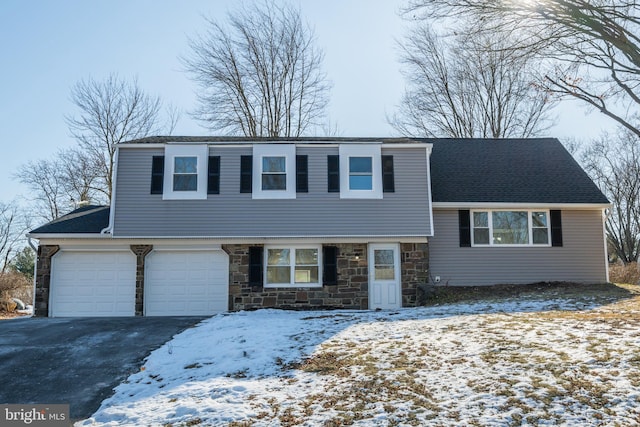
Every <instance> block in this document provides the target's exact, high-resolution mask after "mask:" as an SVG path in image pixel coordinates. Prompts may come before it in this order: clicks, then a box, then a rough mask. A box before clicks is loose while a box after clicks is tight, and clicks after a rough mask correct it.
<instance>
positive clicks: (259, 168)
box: [241, 144, 297, 199]
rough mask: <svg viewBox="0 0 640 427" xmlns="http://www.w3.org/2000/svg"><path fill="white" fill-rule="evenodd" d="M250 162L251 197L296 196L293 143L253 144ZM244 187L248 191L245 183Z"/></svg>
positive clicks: (287, 197)
mask: <svg viewBox="0 0 640 427" xmlns="http://www.w3.org/2000/svg"><path fill="white" fill-rule="evenodd" d="M245 157H246V156H245ZM251 164H252V173H251V190H250V191H251V197H252V198H253V199H295V198H296V174H297V171H296V146H295V144H254V145H253V155H252V160H251ZM241 175H242V171H241ZM245 176H248V173H245ZM245 180H246V179H245ZM244 187H245V191H243V192H249V191H247V190H248V188H246V187H248V185H246V183H245V186H244Z"/></svg>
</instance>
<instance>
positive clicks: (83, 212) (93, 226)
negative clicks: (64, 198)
mask: <svg viewBox="0 0 640 427" xmlns="http://www.w3.org/2000/svg"><path fill="white" fill-rule="evenodd" d="M108 226H109V206H84V207H81V208H78V209H76V210H74V211H73V212H69V213H68V214H66V215H63V216H61V217H60V218H58V219H56V220H54V221H51V222H50V223H48V224H45V225H43V226H41V227H38V228H36V229H34V230H31V231H30V232H29V234H58V233H63V234H66V233H72V234H78V233H96V234H99V233H100V232H101V231H102V230H103V229H105V228H106V227H108Z"/></svg>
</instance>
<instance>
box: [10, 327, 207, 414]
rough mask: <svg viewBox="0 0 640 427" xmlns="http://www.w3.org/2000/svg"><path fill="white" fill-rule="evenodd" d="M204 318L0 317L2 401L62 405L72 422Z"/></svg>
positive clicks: (91, 412) (86, 412)
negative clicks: (174, 337) (172, 339)
mask: <svg viewBox="0 0 640 427" xmlns="http://www.w3.org/2000/svg"><path fill="white" fill-rule="evenodd" d="M202 319H203V317H130V318H73V319H72V318H19V319H11V320H3V321H0V403H19V404H26V403H48V404H53V403H64V404H69V405H70V413H71V414H70V415H71V420H72V421H77V420H79V419H83V418H87V417H89V416H91V414H93V413H94V412H95V411H96V410H97V409H98V407H99V406H100V402H102V401H103V400H104V399H105V398H107V397H109V396H110V395H111V394H112V389H113V387H115V386H116V385H118V384H119V383H120V382H122V381H123V380H124V379H125V378H127V376H129V375H130V374H131V373H133V372H137V371H138V370H139V369H140V366H141V362H142V360H143V359H144V358H145V357H146V356H147V355H148V354H149V353H150V352H151V351H153V350H154V349H156V348H158V347H159V346H161V345H162V344H164V343H165V342H166V341H168V340H169V339H171V337H173V335H175V334H177V333H179V332H181V331H182V330H184V329H186V328H189V327H191V326H193V325H195V324H197V323H198V322H200V321H201V320H202Z"/></svg>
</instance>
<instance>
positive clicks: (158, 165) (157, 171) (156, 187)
mask: <svg viewBox="0 0 640 427" xmlns="http://www.w3.org/2000/svg"><path fill="white" fill-rule="evenodd" d="M163 184H164V156H153V159H152V160H151V194H162V188H163V186H164V185H163Z"/></svg>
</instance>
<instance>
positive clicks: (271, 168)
mask: <svg viewBox="0 0 640 427" xmlns="http://www.w3.org/2000/svg"><path fill="white" fill-rule="evenodd" d="M261 189H262V191H265V190H286V189H287V158H286V157H285V156H264V157H263V158H262V186H261Z"/></svg>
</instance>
